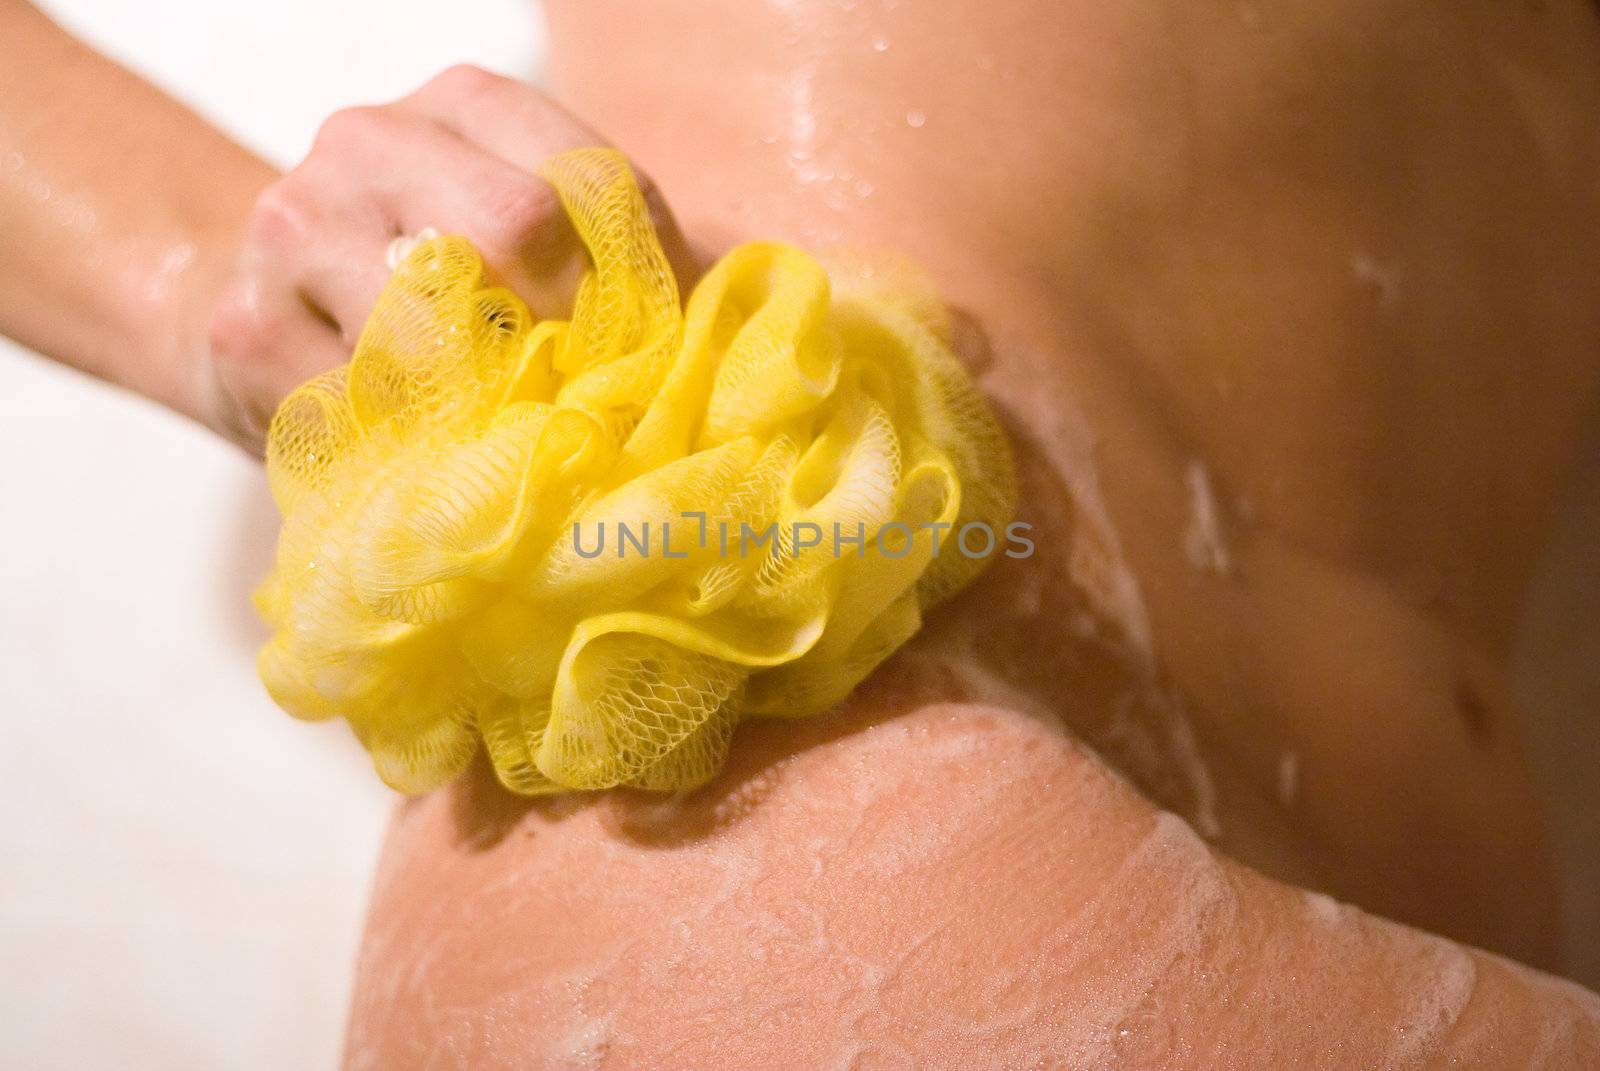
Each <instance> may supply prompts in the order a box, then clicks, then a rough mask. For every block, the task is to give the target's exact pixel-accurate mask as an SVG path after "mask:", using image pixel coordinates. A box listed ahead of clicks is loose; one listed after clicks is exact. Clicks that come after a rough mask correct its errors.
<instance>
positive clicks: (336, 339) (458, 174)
mask: <svg viewBox="0 0 1600 1071" xmlns="http://www.w3.org/2000/svg"><path fill="white" fill-rule="evenodd" d="M604 143H605V142H604V139H602V138H601V137H600V136H599V135H598V134H597V133H596V132H595V131H593V130H591V129H590V128H589V127H587V126H586V125H584V124H583V123H582V122H581V121H579V120H578V119H577V118H575V117H574V116H572V115H571V114H570V113H568V112H567V111H565V110H564V109H562V108H561V107H560V106H559V105H557V104H555V103H554V102H553V101H551V100H550V99H549V98H547V97H545V96H544V95H543V94H541V93H539V92H538V91H536V90H534V89H532V88H531V87H529V86H526V85H522V84H521V83H518V82H514V81H512V80H510V79H507V78H501V77H499V76H497V75H492V74H489V73H487V72H485V71H481V70H478V69H476V68H471V67H457V68H452V69H451V70H450V71H447V72H445V73H444V74H442V75H440V76H439V77H438V78H435V79H434V80H433V81H431V82H429V83H428V84H427V85H425V86H423V87H422V88H421V89H419V90H418V91H417V92H416V93H413V94H412V95H411V96H409V97H406V98H404V99H403V100H401V101H398V102H396V103H394V104H390V105H385V106H380V107H363V108H351V109H347V110H345V111H342V112H338V113H336V114H334V115H333V116H331V117H330V118H329V119H328V120H327V122H325V123H324V124H323V126H322V128H321V129H320V130H319V132H318V134H317V138H316V141H315V144H314V145H313V147H312V150H311V153H310V154H309V155H308V156H307V158H306V160H305V161H304V162H303V163H302V164H301V165H300V166H299V167H297V168H295V169H294V170H293V171H291V172H290V173H289V174H287V175H285V176H284V177H283V178H282V179H280V180H279V181H278V182H277V183H275V184H274V185H273V186H271V187H270V188H269V189H268V190H267V191H266V192H265V193H264V194H263V195H262V196H261V198H260V199H259V201H258V203H257V205H256V207H255V210H254V212H253V215H252V218H251V221H250V225H249V228H248V235H247V239H246V244H245V249H244V252H243V255H242V257H241V263H240V268H239V271H238V275H237V278H236V279H235V280H234V281H233V283H232V284H230V286H229V288H228V291H227V293H226V294H225V295H224V297H223V298H222V299H221V302H220V304H219V306H218V308H217V310H216V312H215V315H214V317H213V324H212V332H211V340H212V347H213V358H214V362H215V363H216V364H217V366H218V371H217V376H216V378H217V386H218V389H219V390H220V391H223V392H225V393H228V394H230V396H231V400H230V401H228V402H227V403H226V404H225V405H224V406H223V409H224V410H225V411H223V412H221V413H220V415H219V417H218V418H217V423H219V424H220V425H222V426H223V427H224V429H225V430H227V431H228V432H229V433H230V434H232V435H233V436H234V437H236V438H238V439H240V440H241V441H242V442H245V443H246V445H252V446H255V445H258V444H259V436H260V432H261V431H262V430H264V429H265V427H266V420H267V417H268V416H270V413H271V412H272V410H273V408H274V407H275V406H276V404H277V402H278V401H279V400H280V399H281V398H282V397H283V396H284V394H286V393H287V392H288V390H289V389H291V388H292V387H293V386H294V385H295V384H296V383H298V382H300V381H302V380H304V379H306V378H308V377H309V376H311V375H314V374H315V373H317V372H320V371H323V370H325V369H327V368H330V367H333V366H334V365H337V364H339V363H341V362H343V361H345V360H348V358H349V356H350V351H351V349H352V347H353V346H354V345H355V342H356V340H357V338H358V336H359V334H360V332H361V329H362V327H363V325H364V324H365V322H366V319H367V317H368V315H369V314H370V313H371V310H372V307H373V304H374V302H375V301H376V299H377V296H378V294H379V292H380V291H381V290H382V288H383V286H384V284H385V283H386V281H387V280H388V277H389V267H388V263H387V254H388V250H389V246H390V244H391V243H392V242H393V241H394V239H396V238H397V237H401V236H409V235H414V234H416V233H417V232H419V231H421V230H424V229H425V228H433V229H435V230H437V231H439V232H441V233H447V234H461V235H464V236H465V237H467V238H468V239H469V240H471V241H472V243H473V244H474V245H475V246H477V248H478V250H479V251H480V253H482V255H483V258H484V262H485V265H486V270H487V272H488V273H489V275H490V276H491V277H492V279H493V281H494V282H496V283H499V284H501V285H504V286H507V287H509V288H510V289H511V290H512V291H514V292H515V293H517V294H518V295H519V296H520V297H521V298H522V299H523V300H524V301H526V302H527V303H528V305H529V306H530V308H531V309H532V310H533V311H534V312H535V313H536V314H538V315H541V316H559V315H565V314H566V312H567V311H568V310H569V309H570V307H571V301H572V298H573V295H574V294H575V292H576V289H577V284H578V280H579V278H580V277H581V274H582V271H583V269H584V267H585V266H586V265H587V257H586V255H585V253H584V250H583V249H582V247H581V245H580V243H579V241H578V239H577V236H576V234H575V233H574V232H573V230H572V227H571V224H570V223H569V222H568V220H567V218H566V215H565V213H564V212H563V211H562V209H561V205H560V202H559V199H558V198H557V196H556V194H555V191H554V190H553V189H552V188H551V187H550V186H549V185H548V184H547V183H546V182H544V181H543V180H542V179H540V178H539V177H538V174H537V171H538V169H539V167H540V166H541V165H542V164H543V163H544V162H545V160H547V159H549V157H550V156H552V155H554V154H556V153H559V152H562V151H564V150H567V149H572V148H578V147H582V146H589V145H603V144H604ZM638 177H639V181H640V185H641V188H642V189H643V190H644V192H645V196H646V199H647V202H648V203H649V205H650V206H651V210H652V213H653V215H654V217H655V222H656V225H657V229H658V232H659V234H660V236H661V239H662V244H663V246H664V248H665V249H666V251H667V256H668V258H669V260H670V261H671V263H672V265H673V268H674V270H675V271H677V272H678V274H679V282H680V286H683V287H685V288H686V287H687V286H689V285H691V284H692V281H693V279H694V278H695V275H696V271H695V261H694V258H693V257H692V255H691V254H690V252H689V249H688V245H687V243H686V242H684V240H683V238H682V236H681V234H680V233H679V231H678V228H677V226H676V224H675V223H674V221H673V219H672V216H671V214H670V213H669V212H668V211H667V209H666V205H665V202H664V201H663V200H662V198H661V196H660V195H659V193H658V192H657V191H656V190H655V188H654V186H653V185H652V184H651V183H650V181H649V179H648V177H646V176H645V175H643V174H640V175H639V176H638Z"/></svg>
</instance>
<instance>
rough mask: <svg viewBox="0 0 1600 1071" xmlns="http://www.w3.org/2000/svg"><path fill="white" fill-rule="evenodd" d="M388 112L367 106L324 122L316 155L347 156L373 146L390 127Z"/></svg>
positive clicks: (347, 110)
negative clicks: (367, 146)
mask: <svg viewBox="0 0 1600 1071" xmlns="http://www.w3.org/2000/svg"><path fill="white" fill-rule="evenodd" d="M388 119H389V113H388V111H387V110H386V109H384V108H382V107H379V106H374V105H363V106H361V107H356V108H341V109H339V110H338V111H336V112H334V113H333V114H332V115H330V116H328V117H327V118H326V119H324V120H323V121H322V125H321V126H320V127H318V128H317V136H316V140H315V141H313V142H312V146H311V151H312V153H313V154H321V153H330V152H331V153H343V152H348V151H350V150H351V149H355V148H359V147H361V146H363V145H368V144H370V143H371V142H372V141H373V140H374V139H376V138H379V137H381V136H382V134H383V131H384V130H386V129H387V128H388Z"/></svg>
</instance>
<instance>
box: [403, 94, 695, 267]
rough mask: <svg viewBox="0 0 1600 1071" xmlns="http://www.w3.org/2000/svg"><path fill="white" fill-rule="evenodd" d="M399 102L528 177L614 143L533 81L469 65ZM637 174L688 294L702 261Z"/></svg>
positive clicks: (658, 194) (663, 203) (649, 185)
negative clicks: (563, 158)
mask: <svg viewBox="0 0 1600 1071" xmlns="http://www.w3.org/2000/svg"><path fill="white" fill-rule="evenodd" d="M398 104H399V107H402V108H406V109H410V110H412V111H415V112H416V113H417V114H419V115H425V116H427V117H429V118H431V119H433V120H434V121H436V122H438V123H439V124H440V125H441V126H443V127H445V128H446V129H448V130H451V131H454V132H455V133H457V134H459V135H460V136H461V137H463V138H465V139H466V140H467V141H470V142H471V143H473V144H474V145H477V146H479V147H481V148H483V149H484V150H486V151H488V152H491V153H493V154H495V155H496V156H499V157H500V158H501V159H503V160H505V161H506V162H508V163H510V164H512V165H513V166H515V167H518V168H520V169H521V170H523V171H524V172H526V173H529V174H533V173H535V172H537V171H538V169H539V168H540V166H542V165H543V164H544V162H545V161H546V160H548V159H549V158H550V157H551V156H554V155H555V154H556V153H558V152H562V151H564V150H566V149H578V148H583V147H585V146H590V145H608V144H610V143H609V142H607V141H606V139H605V138H604V137H602V136H601V135H600V133H599V132H598V131H596V130H594V129H593V128H592V127H590V126H588V125H587V124H585V123H584V122H583V121H582V120H580V119H579V118H578V117H577V116H575V115H573V114H572V113H571V112H569V111H567V110H566V109H565V108H563V107H562V106H561V105H560V104H558V103H556V102H555V101H553V100H551V99H550V98H549V97H547V96H546V95H544V94H543V93H541V92H539V91H538V90H537V89H534V88H533V87H532V86H529V85H526V84H525V83H522V82H518V81H516V80H514V79H511V78H504V77H501V76H500V75H497V74H492V73H490V72H488V71H485V70H483V69H481V68H478V67H473V66H470V65H462V66H457V67H452V68H450V69H449V70H447V71H445V72H444V73H442V74H440V75H438V76H437V77H435V78H434V79H433V80H432V81H430V82H428V83H427V84H426V85H424V86H423V87H422V88H421V89H419V90H417V91H416V92H415V93H413V94H411V95H410V96H408V97H405V98H403V99H402V100H400V101H399V102H398ZM634 176H635V178H637V179H638V182H639V189H640V191H641V192H642V193H643V194H644V198H645V203H646V204H647V205H648V206H649V208H650V216H651V221H652V222H653V223H654V224H655V228H656V234H657V236H658V237H659V238H660V239H661V246H662V249H663V250H664V251H665V252H666V254H667V260H668V262H669V263H670V264H671V265H672V268H673V272H674V274H675V275H676V276H677V278H678V286H679V288H680V290H682V291H684V292H687V291H688V290H689V289H690V288H691V287H692V286H693V285H694V283H695V282H696V281H698V279H699V266H698V261H697V258H696V257H695V256H694V255H693V253H692V251H691V250H690V248H689V244H688V242H687V241H686V240H685V239H684V237H683V233H682V232H681V230H680V229H679V227H678V223H677V220H676V219H674V218H673V215H672V212H671V210H670V209H669V207H668V205H667V202H666V198H665V197H663V196H662V195H661V192H660V189H659V188H658V187H657V186H656V184H655V182H654V181H652V180H651V178H650V176H649V175H647V174H645V173H644V172H643V171H641V170H640V169H639V167H638V165H637V164H635V165H634Z"/></svg>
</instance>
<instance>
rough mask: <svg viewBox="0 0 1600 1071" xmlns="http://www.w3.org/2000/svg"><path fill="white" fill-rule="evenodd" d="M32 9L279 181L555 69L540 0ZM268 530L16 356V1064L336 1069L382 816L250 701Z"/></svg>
mask: <svg viewBox="0 0 1600 1071" xmlns="http://www.w3.org/2000/svg"><path fill="white" fill-rule="evenodd" d="M44 6H45V7H46V8H47V10H49V11H51V12H52V13H53V14H54V15H56V16H57V17H58V19H60V20H61V21H63V22H64V23H66V24H67V25H69V26H70V27H71V28H73V29H74V30H75V31H77V32H78V33H80V35H82V36H85V37H88V38H89V39H90V40H92V41H93V42H94V43H95V44H97V45H98V46H100V47H101V48H102V49H103V50H105V51H109V52H111V53H112V54H114V55H115V56H117V57H118V58H119V59H122V60H123V61H124V62H126V63H128V64H129V65H130V66H132V67H134V68H135V69H136V70H138V71H140V72H141V73H143V74H145V75H146V76H147V77H150V78H152V79H153V80H154V81H156V82H158V83H159V84H161V85H162V86H163V87H165V88H167V89H168V90H170V91H172V92H173V93H175V94H176V95H177V96H179V97H180V98H182V99H184V100H186V101H189V102H191V103H194V104H196V105H198V106H199V107H200V109H201V110H202V111H203V112H204V113H205V114H206V115H207V116H208V117H209V118H210V119H212V120H213V121H214V122H216V123H217V124H218V125H220V126H221V127H223V128H224V129H225V130H227V131H229V132H230V133H232V134H234V135H235V136H237V137H239V138H240V139H241V140H243V141H244V142H246V143H247V144H249V145H250V146H251V147H252V148H254V149H256V150H257V151H259V152H261V153H262V154H264V155H265V156H267V157H268V158H269V159H272V160H274V161H275V162H278V163H280V164H285V165H287V164H290V163H293V162H294V161H295V160H297V159H298V158H299V157H300V156H301V155H303V154H304V152H305V150H306V148H307V147H308V146H309V144H310V140H311V137H312V134H313V133H314V131H315V130H316V127H317V124H318V122H319V121H320V119H321V118H322V117H323V116H325V115H326V114H327V113H329V112H331V111H333V110H334V109H336V108H338V107H341V106H344V105H347V104H355V103H362V102H371V101H378V100H384V99H388V98H392V97H394V96H398V95H399V94H401V93H404V92H406V91H408V90H410V89H412V88H415V86H416V85H418V84H420V83H421V82H422V81H424V80H425V79H426V78H427V77H428V76H429V75H431V74H433V73H436V72H437V71H438V70H439V69H441V68H443V67H445V66H448V65H449V64H451V63H454V62H458V61H463V60H466V61H471V62H477V63H481V64H483V65H485V66H488V67H491V68H494V69H497V70H500V71H504V72H506V73H513V74H518V75H522V76H530V75H532V74H534V73H536V71H537V67H538V64H539V61H540V58H541V57H542V54H543V33H542V28H541V27H540V26H539V25H538V24H537V21H536V12H535V10H534V7H533V4H532V2H531V0H471V2H466V3H462V2H456V3H448V4H447V3H425V4H405V3H400V2H396V0H386V2H379V0H337V2H333V0H275V2H274V3H270V4H243V3H231V2H222V0H141V2H138V3H134V2H131V0H47V2H46V4H45V5H44ZM0 241H4V237H3V236H0ZM275 524H276V515H275V513H274V512H273V510H272V507H271V504H270V502H269V501H268V500H267V498H266V495H265V490H264V485H263V481H262V479H261V476H260V473H259V469H258V466H257V465H256V464H255V463H254V462H251V461H249V460H247V459H246V458H245V457H243V456H242V455H240V454H238V453H237V452H236V451H234V450H233V449H232V448H231V447H227V446H224V445H222V444H220V443H218V442H217V441H215V440H213V439H212V438H211V437H210V436H209V435H208V434H206V433H204V432H202V431H200V430H198V429H196V428H194V427H191V426H188V425H187V424H185V423H184V422H183V421H181V420H179V419H177V418H175V417H172V416H171V415H169V414H167V413H165V412H163V411H160V410H158V409H156V408H155V407H153V406H151V405H148V404H146V403H143V402H141V401H139V400H137V399H134V398H131V397H129V396H126V395H123V394H121V393H118V392H115V391H113V390H110V389H108V388H105V387H103V386H101V385H99V384H97V383H94V382H91V381H89V380H87V379H85V378H83V377H81V376H78V375H76V374H75V373H71V372H67V371H65V370H62V369H60V368H56V367H53V366H50V365H47V364H45V362H43V361H41V360H39V359H38V358H36V357H33V356H32V355H29V354H26V353H24V352H23V351H21V350H19V349H17V348H16V347H13V346H10V345H9V344H7V343H5V342H4V341H3V340H0V1066H4V1067H7V1068H18V1069H23V1068H26V1069H29V1071H48V1069H55V1068H72V1069H74V1071H77V1069H90V1068H108V1069H109V1068H118V1069H124V1068H126V1069H142V1068H150V1069H152V1071H154V1069H160V1071H185V1069H190V1068H194V1069H226V1068H261V1069H273V1071H287V1069H293V1071H301V1069H308V1071H315V1069H318V1068H329V1067H333V1066H335V1064H336V1063H337V1059H338V1051H339V1045H340V1038H341V1034H342V1031H343V1024H344V1016H345V1010H346V1005H347V1001H348V991H349V986H350V979H351V974H352V967H353V961H354V956H355V950H356V943H357V938H358V936H359V926H360V922H361V918H362V913H363V909H364V905H365V901H366V896H367V891H368V885H369V882H370V880H371V873H372V867H373V862H374V860H375V857H376V853H377V849H378V844H379V838H380V836H381V833H382V829H383V823H384V820H385V818H386V816H387V814H388V808H389V806H390V805H391V799H392V797H390V796H389V794H388V793H387V792H386V790H384V789H382V787H381V786H380V785H379V784H378V783H377V781H376V779H375V777H374V776H373V775H372V774H371V773H370V768H369V767H368V766H367V764H366V760H365V757H364V756H363V755H362V754H361V753H360V752H359V749H358V748H356V747H355V745H354V744H353V743H352V742H350V741H349V740H348V739H347V734H346V732H345V730H344V729H343V727H342V726H338V725H316V726H310V725H305V724H302V723H299V722H295V721H293V720H291V719H289V718H288V717H286V716H285V715H283V714H281V713H279V712H278V711H277V710H276V708H274V707H273V706H272V705H271V703H270V702H268V700H267V699H266V698H265V696H264V695H263V693H262V692H261V689H260V685H259V684H258V683H257V681H256V677H255V671H254V664H253V659H254V647H255V645H256V643H257V642H258V641H259V639H260V633H259V632H258V631H257V626H256V625H255V623H254V621H253V620H252V617H251V611H250V609H249V606H248V602H247V601H246V597H247V593H248V591H249V589H250V587H251V586H252V585H253V583H254V582H255V580H256V579H257V578H258V576H259V574H260V572H261V571H262V570H263V569H264V568H265V564H266V561H267V556H268V554H269V548H270V546H271V540H272V538H273V532H274V529H275Z"/></svg>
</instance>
